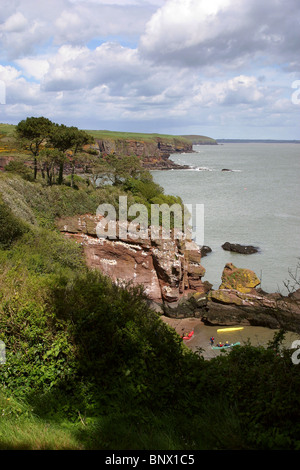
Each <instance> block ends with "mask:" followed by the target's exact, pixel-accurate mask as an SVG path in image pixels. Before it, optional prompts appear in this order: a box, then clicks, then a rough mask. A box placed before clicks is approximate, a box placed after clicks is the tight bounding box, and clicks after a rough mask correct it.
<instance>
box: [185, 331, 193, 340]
mask: <svg viewBox="0 0 300 470" xmlns="http://www.w3.org/2000/svg"><path fill="white" fill-rule="evenodd" d="M193 334H194V330H192V331H191V332H190V333H189V334H188V335H187V336H182V339H191V338H192V337H193Z"/></svg>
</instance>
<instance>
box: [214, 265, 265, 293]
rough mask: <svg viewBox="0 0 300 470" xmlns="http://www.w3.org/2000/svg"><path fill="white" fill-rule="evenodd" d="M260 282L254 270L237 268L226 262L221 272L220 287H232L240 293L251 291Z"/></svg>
mask: <svg viewBox="0 0 300 470" xmlns="http://www.w3.org/2000/svg"><path fill="white" fill-rule="evenodd" d="M259 284H260V280H259V279H258V277H257V276H256V274H255V272H254V271H251V270H250V269H242V268H237V267H236V266H234V265H233V264H232V263H227V264H226V265H225V268H224V270H223V274H222V284H221V285H220V287H219V288H220V289H234V290H237V291H239V292H241V293H251V292H253V289H255V287H257V286H258V285H259Z"/></svg>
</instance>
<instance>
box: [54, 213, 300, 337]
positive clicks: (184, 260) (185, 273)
mask: <svg viewBox="0 0 300 470" xmlns="http://www.w3.org/2000/svg"><path fill="white" fill-rule="evenodd" d="M97 223H99V218H97V217H96V216H92V215H84V216H78V217H71V218H65V219H62V220H59V221H58V228H59V230H60V231H61V232H63V233H64V234H65V236H66V237H68V238H72V239H74V240H76V241H77V242H78V243H80V244H81V246H82V248H83V250H84V254H85V258H86V262H87V265H88V266H89V267H91V268H95V269H99V270H100V271H101V272H102V273H103V274H105V275H107V276H109V277H110V278H111V279H112V280H113V281H114V282H117V283H119V284H126V283H132V284H133V285H143V286H144V289H145V293H146V295H147V297H148V299H149V303H150V305H151V306H152V307H153V308H154V309H156V310H157V311H158V312H160V313H163V314H164V315H166V316H168V317H172V318H188V317H197V318H200V319H201V320H202V321H203V322H204V323H206V324H210V325H236V324H241V325H255V326H265V327H268V328H285V329H287V330H289V331H296V332H300V294H299V292H300V291H297V292H296V293H295V294H293V295H290V296H286V297H285V296H282V295H280V294H268V293H266V292H263V291H262V290H261V289H260V288H259V285H260V280H259V279H258V277H257V276H256V274H255V273H254V272H253V271H251V270H248V269H242V268H237V267H236V266H234V265H233V264H231V263H228V264H226V266H225V267H224V270H223V273H222V278H221V284H220V287H219V289H212V285H211V284H210V283H209V282H208V281H207V280H203V277H204V276H205V269H204V268H203V266H202V265H201V250H200V248H199V247H198V246H197V245H196V244H195V243H194V242H193V241H191V240H189V239H187V238H186V237H185V238H183V239H177V238H172V237H169V238H168V239H151V236H150V233H149V236H148V238H144V239H141V238H137V237H136V234H135V233H132V234H130V233H129V234H126V236H124V235H122V233H121V232H122V230H119V229H120V227H119V226H118V224H117V230H116V233H117V237H116V238H115V239H108V238H99V237H98V236H97ZM123 228H124V227H123Z"/></svg>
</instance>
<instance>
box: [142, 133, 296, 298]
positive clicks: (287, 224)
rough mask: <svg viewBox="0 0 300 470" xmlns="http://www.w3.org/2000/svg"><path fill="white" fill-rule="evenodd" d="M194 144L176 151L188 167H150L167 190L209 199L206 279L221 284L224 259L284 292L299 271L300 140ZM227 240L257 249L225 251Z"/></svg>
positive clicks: (193, 200)
mask: <svg viewBox="0 0 300 470" xmlns="http://www.w3.org/2000/svg"><path fill="white" fill-rule="evenodd" d="M193 150H194V152H193V153H182V154H173V155H171V156H170V159H171V160H173V161H174V162H175V163H178V164H181V165H189V167H190V168H189V169H186V170H177V169H176V170H168V171H166V170H162V171H158V170H157V171H152V172H151V173H152V175H153V179H154V181H155V182H156V183H158V184H160V185H161V186H162V187H163V188H164V192H165V194H170V195H174V196H180V197H181V199H182V201H183V203H184V204H192V205H193V207H196V205H203V206H202V207H203V208H204V232H203V233H204V240H203V244H204V245H207V246H209V247H210V248H211V250H212V251H211V253H209V254H208V255H207V256H205V257H203V258H202V261H201V264H202V265H203V267H204V268H205V269H206V273H205V276H204V278H203V280H207V281H209V282H210V283H211V284H212V286H213V288H214V289H217V288H218V287H219V286H220V284H221V276H222V272H223V269H224V266H225V265H226V263H233V264H234V265H235V266H236V267H238V268H247V269H251V270H253V271H254V272H255V273H256V275H257V277H258V278H259V279H260V281H261V284H260V287H261V288H262V289H263V290H264V291H266V292H280V293H282V294H283V295H286V294H287V293H288V291H289V289H291V288H292V284H293V276H295V275H297V276H298V278H299V275H300V268H299V269H298V273H297V265H298V264H299V263H300V204H299V202H300V185H299V182H300V144H294V143H257V142H255V143H223V144H218V145H199V146H197V145H195V146H194V147H193ZM223 170H227V171H223ZM197 230H203V228H201V227H200V228H199V227H197V224H195V223H194V225H193V232H194V238H195V239H197ZM225 242H230V243H239V244H241V245H253V246H256V247H258V248H259V251H258V252H257V253H255V254H249V255H245V254H238V253H233V252H229V251H225V250H224V249H223V248H222V245H223V244H224V243H225ZM287 284H288V285H289V287H288V288H287ZM298 288H299V286H298Z"/></svg>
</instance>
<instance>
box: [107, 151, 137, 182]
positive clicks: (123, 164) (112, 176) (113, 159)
mask: <svg viewBox="0 0 300 470" xmlns="http://www.w3.org/2000/svg"><path fill="white" fill-rule="evenodd" d="M104 162H105V163H106V165H107V177H108V179H109V180H110V181H111V182H112V184H113V185H114V186H118V185H121V184H123V183H124V181H125V180H126V179H127V178H130V177H132V178H138V177H140V176H141V175H142V174H144V173H145V170H144V169H143V167H142V164H141V161H140V159H139V158H138V157H137V156H135V155H130V156H129V155H124V156H118V155H107V156H106V157H104Z"/></svg>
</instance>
